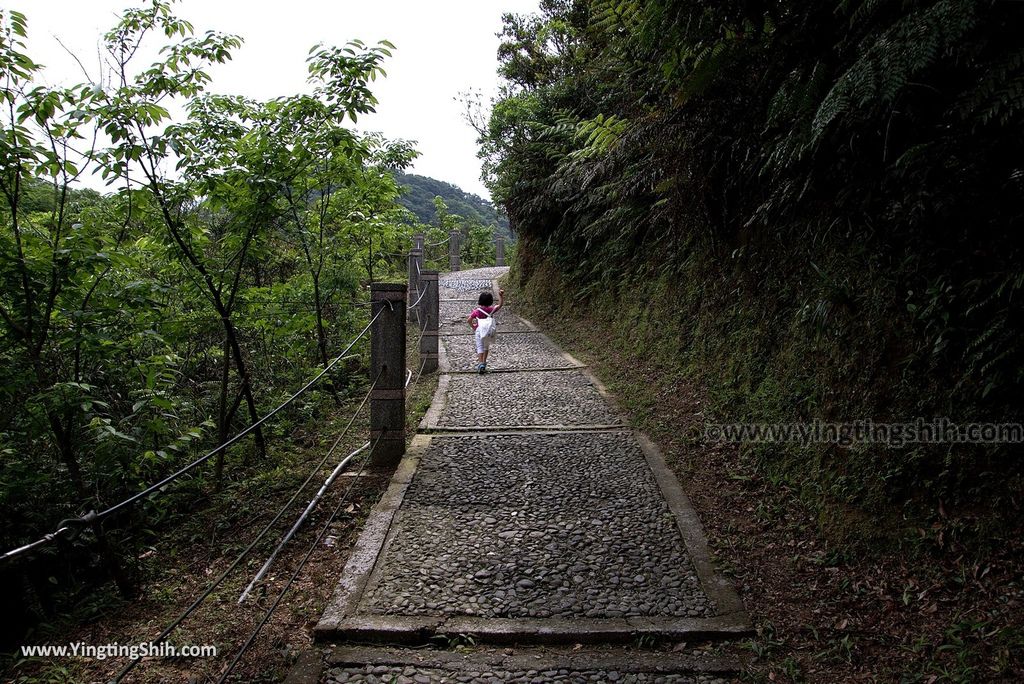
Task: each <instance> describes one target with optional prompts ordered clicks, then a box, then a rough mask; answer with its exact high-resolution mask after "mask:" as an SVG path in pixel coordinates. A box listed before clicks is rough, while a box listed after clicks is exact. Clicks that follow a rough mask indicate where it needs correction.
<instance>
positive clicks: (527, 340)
mask: <svg viewBox="0 0 1024 684" xmlns="http://www.w3.org/2000/svg"><path fill="white" fill-rule="evenodd" d="M441 343H442V344H443V345H444V348H445V352H446V353H447V355H448V363H449V364H450V366H451V369H452V370H456V371H472V370H476V347H475V346H474V343H473V337H472V336H471V335H458V336H448V337H442V338H441ZM572 367H573V364H572V363H570V362H569V361H568V360H567V359H566V358H565V357H564V356H562V354H561V353H560V352H559V351H558V349H557V348H556V347H554V346H553V345H551V344H550V343H549V342H546V341H545V340H544V338H543V337H542V336H540V335H537V334H535V333H513V332H502V331H501V329H500V328H499V329H498V336H497V338H496V339H495V341H494V342H493V343H492V345H491V354H490V356H489V357H488V359H487V368H488V369H490V370H522V369H530V368H572Z"/></svg>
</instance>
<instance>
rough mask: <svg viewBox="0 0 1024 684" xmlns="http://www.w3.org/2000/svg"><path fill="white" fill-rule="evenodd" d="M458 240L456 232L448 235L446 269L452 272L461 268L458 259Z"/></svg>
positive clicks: (457, 232)
mask: <svg viewBox="0 0 1024 684" xmlns="http://www.w3.org/2000/svg"><path fill="white" fill-rule="evenodd" d="M459 238H460V235H459V231H457V230H453V231H452V232H451V233H449V234H448V268H449V270H451V271H453V272H454V271H458V270H459V269H460V268H461V267H462V262H461V261H460V259H459Z"/></svg>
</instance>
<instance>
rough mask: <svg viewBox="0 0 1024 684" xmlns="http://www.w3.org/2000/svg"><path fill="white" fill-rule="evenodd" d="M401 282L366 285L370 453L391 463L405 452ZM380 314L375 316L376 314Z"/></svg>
mask: <svg viewBox="0 0 1024 684" xmlns="http://www.w3.org/2000/svg"><path fill="white" fill-rule="evenodd" d="M406 289H407V287H406V285H405V283H373V284H372V285H370V316H371V318H372V317H374V316H376V319H375V320H374V322H373V325H372V326H370V382H373V380H374V378H376V379H377V381H376V385H375V386H374V388H373V390H372V391H371V392H370V444H372V445H375V446H374V447H373V452H372V453H371V455H370V464H371V465H374V466H392V465H395V464H396V463H398V461H399V460H400V459H401V457H402V454H404V453H405V301H406V300H405V294H406ZM378 313H379V314H380V315H379V316H377V314H378Z"/></svg>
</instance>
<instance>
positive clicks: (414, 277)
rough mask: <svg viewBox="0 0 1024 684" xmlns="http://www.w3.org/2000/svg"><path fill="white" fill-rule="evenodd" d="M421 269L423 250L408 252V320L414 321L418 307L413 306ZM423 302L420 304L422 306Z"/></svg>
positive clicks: (416, 297)
mask: <svg viewBox="0 0 1024 684" xmlns="http://www.w3.org/2000/svg"><path fill="white" fill-rule="evenodd" d="M422 268H423V250H422V249H412V250H410V251H409V295H408V297H409V320H410V321H415V320H416V316H417V315H418V314H417V310H418V308H419V307H418V306H413V304H415V303H416V300H417V299H419V296H420V295H419V292H418V290H420V270H421V269H422ZM422 303H423V302H420V304H422Z"/></svg>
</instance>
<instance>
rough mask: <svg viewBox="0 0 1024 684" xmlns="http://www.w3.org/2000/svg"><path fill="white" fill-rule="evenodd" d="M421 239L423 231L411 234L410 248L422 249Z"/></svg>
mask: <svg viewBox="0 0 1024 684" xmlns="http://www.w3.org/2000/svg"><path fill="white" fill-rule="evenodd" d="M423 239H424V238H423V233H416V234H415V235H413V236H412V248H413V249H419V250H422V249H423Z"/></svg>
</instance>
